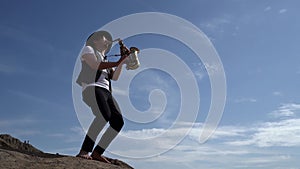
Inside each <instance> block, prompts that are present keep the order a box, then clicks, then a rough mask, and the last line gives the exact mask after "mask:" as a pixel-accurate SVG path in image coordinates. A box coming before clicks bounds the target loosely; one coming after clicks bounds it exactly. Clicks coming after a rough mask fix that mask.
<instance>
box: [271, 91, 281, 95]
mask: <svg viewBox="0 0 300 169" xmlns="http://www.w3.org/2000/svg"><path fill="white" fill-rule="evenodd" d="M272 94H273V95H274V96H282V95H283V94H282V92H280V91H274V92H273V93H272Z"/></svg>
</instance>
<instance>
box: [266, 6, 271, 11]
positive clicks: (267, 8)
mask: <svg viewBox="0 0 300 169" xmlns="http://www.w3.org/2000/svg"><path fill="white" fill-rule="evenodd" d="M271 9H272V7H270V6H267V7H266V8H265V9H264V11H265V12H266V11H270V10H271Z"/></svg>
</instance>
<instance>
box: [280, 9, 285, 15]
mask: <svg viewBox="0 0 300 169" xmlns="http://www.w3.org/2000/svg"><path fill="white" fill-rule="evenodd" d="M286 12H287V9H280V10H279V11H278V13H279V14H283V13H286Z"/></svg>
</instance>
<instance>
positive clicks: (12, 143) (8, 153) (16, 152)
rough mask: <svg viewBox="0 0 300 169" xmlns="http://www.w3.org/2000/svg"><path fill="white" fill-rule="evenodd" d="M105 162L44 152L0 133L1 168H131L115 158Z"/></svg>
mask: <svg viewBox="0 0 300 169" xmlns="http://www.w3.org/2000/svg"><path fill="white" fill-rule="evenodd" d="M108 160H109V161H110V162H111V163H112V164H107V163H103V162H99V161H95V160H85V159H82V158H77V157H73V156H66V155H59V154H50V153H44V152H42V151H40V150H38V149H37V148H35V147H33V146H32V145H30V144H29V143H28V142H21V141H20V140H18V139H16V138H14V137H12V136H10V135H8V134H1V135H0V168H1V169H2V168H3V169H19V168H20V169H21V168H22V169H23V168H32V169H42V168H43V169H73V168H74V169H75V168H76V169H77V168H79V169H81V168H82V169H85V168H86V169H132V167H131V166H129V165H128V164H126V163H124V162H122V161H120V160H117V159H110V158H108Z"/></svg>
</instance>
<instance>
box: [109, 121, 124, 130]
mask: <svg viewBox="0 0 300 169" xmlns="http://www.w3.org/2000/svg"><path fill="white" fill-rule="evenodd" d="M109 124H110V126H111V127H112V128H113V129H115V130H116V131H118V132H119V131H121V129H122V128H123V126H124V120H123V118H114V119H111V120H110V122H109Z"/></svg>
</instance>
